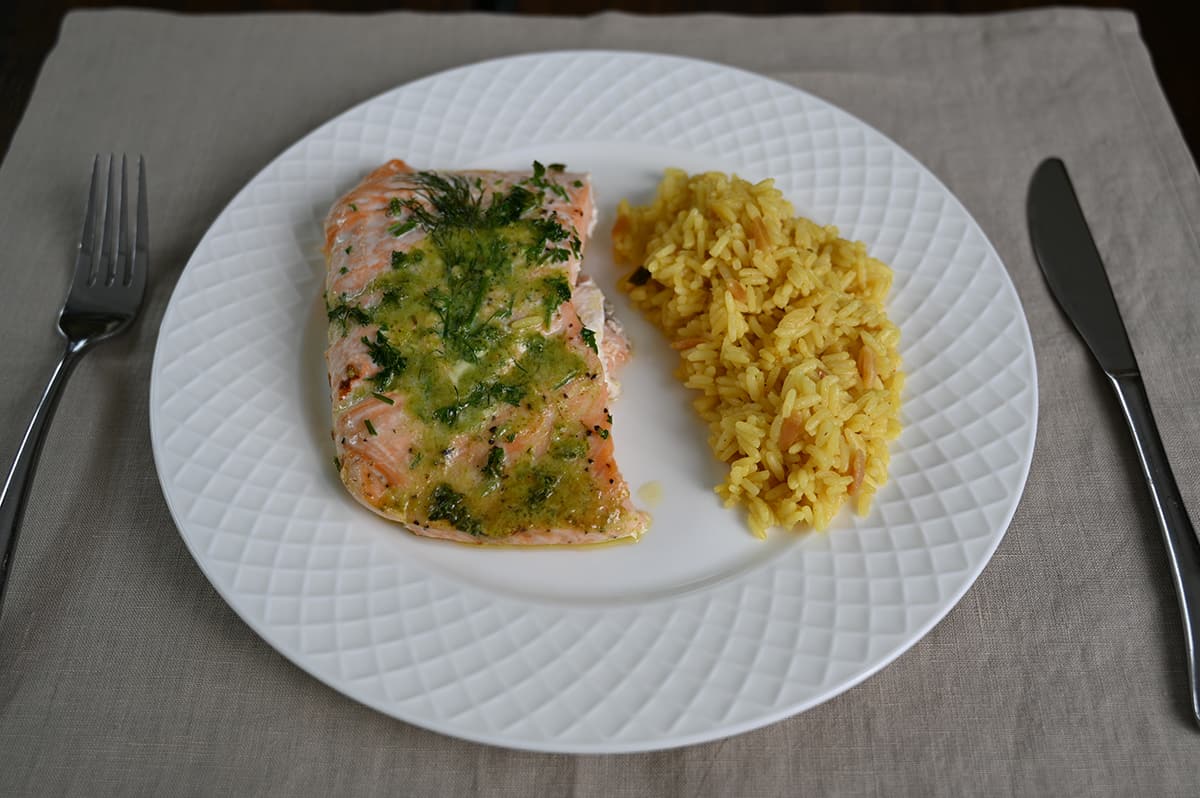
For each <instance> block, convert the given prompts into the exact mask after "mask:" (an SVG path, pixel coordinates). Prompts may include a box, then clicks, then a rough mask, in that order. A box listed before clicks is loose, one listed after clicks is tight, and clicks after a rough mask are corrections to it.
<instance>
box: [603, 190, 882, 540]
mask: <svg viewBox="0 0 1200 798" xmlns="http://www.w3.org/2000/svg"><path fill="white" fill-rule="evenodd" d="M613 248H614V252H615V255H616V257H617V260H618V261H619V262H622V263H625V264H630V265H633V266H639V267H644V269H645V270H646V271H648V272H649V274H648V275H647V274H646V272H643V271H639V270H636V269H635V270H634V272H633V273H631V275H630V278H631V279H629V280H625V281H622V285H623V286H624V287H625V288H626V289H627V290H628V291H629V296H630V297H631V299H632V300H633V302H634V304H635V305H637V306H638V307H639V308H640V309H641V310H642V311H643V312H645V313H646V314H647V315H648V316H649V318H650V319H651V320H652V321H653V322H654V323H655V324H656V325H657V326H658V327H659V328H661V329H662V330H663V331H664V332H665V333H666V334H667V336H668V337H669V339H670V341H671V345H672V347H673V348H675V349H677V350H679V352H680V355H681V364H680V370H679V376H680V378H681V379H682V380H683V381H684V383H685V384H686V385H687V386H688V387H690V388H694V389H696V390H697V391H699V392H700V393H701V395H700V396H699V397H698V398H697V399H696V400H695V401H694V404H695V407H696V409H697V411H699V413H700V416H701V417H702V418H703V419H704V420H705V421H706V422H707V423H708V426H709V443H710V444H711V446H712V449H713V452H714V454H716V456H717V457H718V458H719V459H720V460H722V461H724V462H725V463H727V464H728V465H729V475H728V477H727V478H726V479H725V481H724V482H723V483H722V484H721V485H719V486H717V488H716V490H717V493H718V494H719V495H720V496H721V497H722V498H723V499H724V500H725V504H726V506H732V505H734V504H737V503H741V504H742V505H744V506H745V507H746V510H747V513H748V516H749V524H750V528H751V529H752V530H753V531H754V533H755V534H756V535H759V536H760V537H761V536H764V535H765V533H766V530H767V529H768V528H769V527H771V526H781V527H784V528H788V529H792V528H797V527H800V526H802V525H811V526H812V527H815V528H816V529H824V528H825V527H827V526H828V525H829V523H830V521H831V520H832V519H833V517H834V515H835V514H836V513H837V512H838V510H839V509H840V508H841V506H842V505H843V503H845V502H846V500H847V499H853V502H854V507H855V509H856V510H857V511H858V512H859V513H860V514H866V512H867V510H868V509H869V507H870V502H871V497H872V496H873V495H874V494H875V491H876V490H877V489H878V488H879V487H880V486H882V485H883V484H884V483H885V482H886V481H887V469H888V441H890V440H892V439H894V438H895V437H896V436H897V435H899V434H900V421H899V408H900V391H901V387H902V385H903V381H904V375H903V374H902V373H901V372H900V357H899V354H898V352H897V344H898V342H899V338H900V332H899V330H898V329H897V328H896V326H895V325H894V324H892V322H891V321H890V320H889V319H888V317H887V314H886V312H885V310H884V300H885V298H886V296H887V292H888V289H889V288H890V286H891V282H892V272H891V269H889V268H888V267H887V266H886V265H885V264H883V263H881V262H880V261H878V260H876V259H874V258H871V257H868V255H867V252H866V247H865V246H864V245H863V244H862V243H861V242H851V241H847V240H845V239H842V238H839V237H838V231H837V229H836V228H834V227H821V226H819V225H817V224H815V223H813V222H811V221H809V220H807V219H803V218H798V217H796V216H795V211H794V210H793V208H792V205H791V204H790V203H789V202H788V201H787V200H786V199H784V197H783V195H782V194H781V193H780V191H779V190H778V189H776V188H775V187H774V182H773V181H771V180H764V181H762V182H761V183H758V184H756V185H755V184H751V183H748V182H746V181H745V180H741V179H740V178H738V177H737V176H736V175H734V176H732V177H730V176H728V175H724V174H720V173H717V172H710V173H707V174H703V175H697V176H695V177H689V176H688V175H687V174H686V173H684V172H682V171H680V170H677V169H670V170H668V171H667V173H666V175H665V177H664V178H663V181H662V183H661V184H660V185H659V187H658V194H657V196H656V197H655V200H654V202H653V203H652V204H651V205H649V206H645V207H636V208H635V207H630V205H629V203H628V202H626V201H622V203H621V205H620V207H619V209H618V212H617V221H616V223H615V225H614V226H613ZM643 281H644V282H643ZM639 282H641V283H642V284H641V285H636V284H635V283H639Z"/></svg>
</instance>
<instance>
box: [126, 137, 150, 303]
mask: <svg viewBox="0 0 1200 798" xmlns="http://www.w3.org/2000/svg"><path fill="white" fill-rule="evenodd" d="M146 201H147V200H146V159H145V157H144V156H141V155H139V156H138V196H137V224H136V227H135V228H134V233H133V237H134V242H133V260H132V261H131V262H130V264H129V282H130V285H132V286H134V287H135V288H136V289H137V291H138V293H139V294H141V293H142V292H143V291H145V289H146V273H147V272H148V271H149V270H150V214H149V211H148V210H147V209H146Z"/></svg>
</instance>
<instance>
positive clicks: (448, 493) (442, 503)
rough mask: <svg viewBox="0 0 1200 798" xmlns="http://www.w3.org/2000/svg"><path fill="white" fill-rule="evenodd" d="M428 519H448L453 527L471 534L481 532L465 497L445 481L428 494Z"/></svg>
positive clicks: (481, 528)
mask: <svg viewBox="0 0 1200 798" xmlns="http://www.w3.org/2000/svg"><path fill="white" fill-rule="evenodd" d="M429 520H430V521H448V522H450V525H451V526H453V527H454V528H455V529H461V530H462V531H463V532H466V533H468V534H471V535H482V534H483V527H482V526H481V525H480V523H479V520H478V519H477V518H475V516H473V515H471V511H470V510H469V509H467V505H466V497H465V496H463V495H462V494H461V493H459V492H458V491H456V490H455V489H454V488H452V487H450V486H449V485H447V484H446V483H445V482H442V483H440V484H439V485H438V486H437V487H436V488H434V489H433V491H432V492H431V493H430V494H429Z"/></svg>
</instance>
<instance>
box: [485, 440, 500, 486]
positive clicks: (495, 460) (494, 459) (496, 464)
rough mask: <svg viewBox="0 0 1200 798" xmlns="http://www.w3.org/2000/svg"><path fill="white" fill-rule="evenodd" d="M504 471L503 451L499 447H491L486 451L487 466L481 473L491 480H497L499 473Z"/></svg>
mask: <svg viewBox="0 0 1200 798" xmlns="http://www.w3.org/2000/svg"><path fill="white" fill-rule="evenodd" d="M503 471H504V450H503V449H501V448H500V447H499V446H493V447H492V448H491V449H490V450H488V459H487V464H486V465H485V466H484V467H483V473H484V474H486V475H487V476H489V477H491V478H492V479H499V478H500V474H501V472H503Z"/></svg>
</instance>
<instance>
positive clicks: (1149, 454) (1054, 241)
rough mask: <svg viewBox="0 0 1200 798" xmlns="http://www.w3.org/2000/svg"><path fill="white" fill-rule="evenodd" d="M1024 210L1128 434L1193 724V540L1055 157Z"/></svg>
mask: <svg viewBox="0 0 1200 798" xmlns="http://www.w3.org/2000/svg"><path fill="white" fill-rule="evenodd" d="M1026 210H1027V212H1028V214H1029V236H1030V238H1031V239H1033V251H1034V254H1035V255H1036V256H1037V261H1038V264H1039V265H1040V266H1041V267H1042V274H1044V275H1045V277H1046V282H1047V283H1048V284H1049V286H1050V293H1051V294H1053V295H1054V298H1055V299H1056V300H1057V301H1058V304H1059V306H1060V307H1061V308H1062V309H1063V312H1064V313H1066V314H1067V318H1069V319H1070V320H1071V323H1072V324H1074V325H1075V329H1076V330H1078V331H1079V335H1080V336H1081V337H1082V338H1083V340H1084V343H1086V344H1087V345H1088V348H1089V349H1091V350H1092V355H1093V356H1094V357H1095V358H1096V362H1097V363H1099V364H1100V368H1101V369H1102V370H1103V371H1104V374H1105V376H1107V377H1108V382H1109V384H1110V385H1112V387H1113V390H1114V391H1116V394H1117V401H1118V402H1119V403H1120V405H1121V412H1122V413H1124V415H1125V421H1126V422H1127V423H1128V424H1129V432H1130V434H1132V435H1133V443H1134V446H1135V447H1137V452H1138V459H1139V460H1140V461H1141V464H1142V473H1143V474H1144V475H1145V477H1146V484H1147V485H1148V486H1149V487H1150V496H1151V498H1152V499H1153V501H1154V513H1155V515H1156V516H1157V518H1158V525H1159V526H1160V527H1161V528H1162V533H1163V540H1164V541H1165V542H1166V546H1167V555H1168V558H1169V560H1170V564H1171V577H1172V579H1173V580H1174V582H1175V592H1176V593H1177V594H1178V596H1179V613H1180V615H1181V616H1182V617H1183V634H1184V641H1185V644H1186V648H1187V665H1188V678H1189V680H1190V682H1191V689H1192V715H1193V717H1194V718H1195V719H1196V722H1197V723H1200V673H1198V672H1197V669H1196V668H1197V663H1196V646H1197V643H1198V642H1200V542H1198V541H1197V538H1196V533H1195V530H1194V529H1193V528H1192V522H1191V521H1190V520H1189V519H1188V514H1187V510H1186V509H1185V508H1184V506H1183V498H1182V497H1181V496H1180V495H1179V486H1178V485H1177V484H1176V483H1175V477H1174V475H1173V474H1172V473H1171V466H1170V464H1169V463H1168V462H1167V454H1166V452H1165V451H1164V450H1163V445H1162V439H1161V438H1160V437H1159V435H1158V427H1156V426H1155V424H1154V416H1153V415H1151V413H1150V400H1149V399H1148V398H1147V397H1146V388H1145V386H1144V385H1143V384H1142V375H1141V372H1140V371H1139V370H1138V364H1137V360H1135V359H1134V357H1133V349H1132V348H1130V346H1129V336H1128V335H1127V334H1126V332H1125V325H1124V323H1122V321H1121V315H1120V313H1119V312H1118V310H1117V303H1116V300H1115V299H1113V293H1112V287H1111V286H1110V285H1109V283H1108V275H1107V274H1106V273H1105V271H1104V263H1103V262H1102V261H1101V260H1100V254H1099V253H1098V252H1097V251H1096V243H1095V241H1094V240H1093V239H1092V234H1091V232H1090V231H1089V230H1088V226H1087V220H1085V219H1084V217H1083V211H1082V210H1081V209H1080V207H1079V200H1078V199H1077V198H1076V197H1075V189H1074V188H1073V187H1072V186H1071V178H1070V177H1068V176H1067V168H1066V166H1064V165H1063V162H1062V161H1061V160H1059V159H1058V158H1050V159H1048V160H1046V161H1043V162H1042V164H1041V166H1039V167H1038V168H1037V171H1035V172H1034V173H1033V180H1032V181H1031V182H1030V184H1029V199H1028V201H1027V204H1026Z"/></svg>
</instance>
